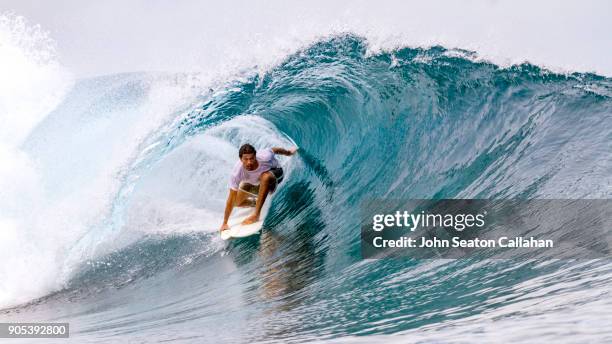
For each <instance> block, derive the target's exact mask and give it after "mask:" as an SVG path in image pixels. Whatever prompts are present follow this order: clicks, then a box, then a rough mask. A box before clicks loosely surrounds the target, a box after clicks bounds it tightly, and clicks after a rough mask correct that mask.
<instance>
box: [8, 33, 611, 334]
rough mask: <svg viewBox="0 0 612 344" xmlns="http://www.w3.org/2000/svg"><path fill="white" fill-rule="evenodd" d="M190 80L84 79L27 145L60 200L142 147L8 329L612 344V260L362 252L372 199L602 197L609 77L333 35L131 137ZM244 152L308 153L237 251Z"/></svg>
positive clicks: (152, 76)
mask: <svg viewBox="0 0 612 344" xmlns="http://www.w3.org/2000/svg"><path fill="white" fill-rule="evenodd" d="M188 78H189V76H187V75H170V74H161V73H132V74H120V75H110V76H102V77H96V78H91V79H86V80H80V81H79V82H77V83H76V85H75V86H74V87H73V89H72V90H71V91H70V92H69V93H68V95H67V96H66V97H65V99H64V100H63V102H62V103H61V104H60V105H59V106H58V107H57V108H56V109H55V110H54V111H53V112H52V113H51V114H49V116H47V117H46V118H45V120H44V121H43V122H41V123H40V124H39V125H38V126H37V127H36V128H35V130H33V131H32V133H31V134H30V136H29V137H28V138H27V140H26V141H25V142H24V143H23V149H24V151H26V152H28V153H29V154H30V155H31V156H35V157H37V164H39V166H41V169H42V170H44V171H47V173H46V175H45V179H44V181H43V184H44V187H45V190H47V193H48V194H49V195H50V196H49V197H50V198H51V199H52V198H53V197H59V196H53V195H64V194H67V193H71V192H72V191H73V190H74V189H76V188H81V187H84V186H86V185H90V184H95V183H96V181H97V179H96V178H97V176H99V175H100V171H105V169H106V168H107V167H108V166H109V162H110V161H113V159H115V158H116V155H115V152H116V151H117V149H119V148H120V147H119V148H118V147H117V144H116V142H121V143H122V144H126V143H129V142H132V140H133V141H135V142H136V143H135V144H134V147H136V148H135V149H134V150H133V151H130V154H127V158H126V159H125V161H128V163H121V164H119V165H117V166H118V167H117V168H116V169H113V170H112V171H110V172H108V174H111V175H112V176H113V181H114V183H113V184H112V185H111V186H110V187H109V188H108V189H109V190H111V192H110V193H109V194H104V195H105V197H109V201H108V204H107V206H106V207H105V208H104V209H103V210H104V211H102V212H101V213H100V214H99V215H98V216H96V217H93V218H94V220H91V221H88V222H87V223H86V225H85V228H86V230H85V231H83V232H82V233H81V234H79V237H78V240H75V241H74V242H69V243H67V244H66V245H64V246H62V248H63V249H65V252H66V253H65V260H63V261H62V262H60V265H61V271H62V273H63V275H62V276H61V279H62V283H61V285H60V287H59V288H51V289H50V290H49V293H48V294H47V295H46V296H43V297H41V298H37V299H35V300H33V301H30V302H27V303H25V304H20V305H16V306H11V307H9V308H5V309H4V310H2V311H0V319H3V320H2V321H18V320H25V319H27V320H28V321H37V320H39V321H43V320H44V321H67V322H70V326H71V339H72V340H73V341H75V342H79V343H87V342H104V343H106V342H126V341H130V342H159V341H182V342H266V343H269V342H310V341H323V342H325V341H330V342H335V341H339V342H353V341H363V342H368V343H369V342H379V341H380V342H388V341H392V342H402V343H403V342H427V343H429V342H435V343H439V342H494V341H504V342H529V343H532V342H553V341H554V342H607V341H611V340H612V330H610V324H611V323H612V298H611V297H610V285H611V283H612V262H611V261H610V259H598V260H588V261H568V260H551V261H507V260H494V259H492V260H470V259H460V260H442V259H440V260H422V261H421V260H410V259H405V260H363V259H361V253H360V242H359V233H360V231H359V228H360V218H359V205H360V204H361V202H362V201H364V200H366V199H370V198H374V197H379V198H405V199H408V198H497V199H505V198H530V199H531V198H561V199H567V198H569V199H573V198H576V199H577V198H610V197H611V196H612V155H611V154H610V152H611V151H612V144H611V142H612V99H611V96H612V88H611V87H612V80H610V79H609V78H607V77H602V76H598V75H594V74H581V73H573V74H557V73H553V72H551V71H548V70H546V69H544V68H541V67H538V66H535V65H531V64H528V63H524V64H521V65H514V66H510V67H504V68H502V67H500V66H497V65H495V64H492V63H490V62H487V61H481V60H478V59H477V58H476V57H475V55H474V53H472V52H469V51H462V50H456V49H446V48H444V47H440V46H437V47H431V48H411V47H405V48H401V49H398V50H395V51H393V52H384V53H376V54H369V53H368V50H367V42H366V41H365V40H363V39H362V38H360V37H356V36H351V35H347V36H337V37H332V38H329V39H325V40H322V41H319V42H315V43H313V44H312V45H310V46H308V47H306V48H305V49H303V50H301V51H299V52H297V53H295V54H292V55H290V56H287V57H286V59H285V60H284V61H283V62H282V63H280V64H279V65H277V66H275V67H273V68H272V69H270V70H267V71H266V72H264V73H249V72H245V73H244V74H243V75H241V76H240V77H236V78H235V79H232V80H224V81H223V82H220V83H218V84H216V85H214V86H211V88H210V89H208V90H206V89H203V90H197V91H198V92H197V96H195V97H191V98H186V100H185V101H184V102H182V103H178V105H176V104H173V105H172V106H168V107H167V108H164V111H165V112H166V114H167V115H168V116H167V117H165V118H169V120H165V121H160V124H159V125H158V126H155V127H154V128H155V130H143V131H142V132H143V133H144V134H143V135H141V136H139V137H133V136H132V135H133V129H134V128H135V127H137V128H140V126H142V124H141V121H142V118H143V117H144V118H145V121H144V122H147V116H149V115H150V113H149V112H147V111H149V110H150V111H152V109H150V106H149V105H148V104H149V103H148V102H149V101H150V98H151V95H152V94H153V95H154V96H155V97H163V96H164V92H158V91H157V89H156V85H157V84H159V83H162V84H175V83H182V82H184V81H185V80H186V79H188ZM134 123H136V124H134ZM246 141H249V142H251V143H253V144H254V145H256V146H257V147H269V146H274V145H281V146H291V145H297V146H298V147H300V151H299V154H298V155H297V156H296V157H293V158H286V159H284V160H283V163H284V165H285V167H286V170H287V178H285V181H284V183H283V184H284V185H283V187H282V188H280V189H279V190H278V193H277V194H276V195H275V197H274V198H273V199H272V204H271V209H270V213H269V215H268V216H267V218H266V220H265V229H264V231H263V232H262V234H261V235H260V236H256V237H252V238H249V239H245V240H239V241H235V242H232V243H230V244H229V245H228V244H226V243H224V242H222V241H220V239H219V238H218V234H217V232H216V231H217V229H218V226H219V225H220V221H221V219H222V211H223V204H224V198H225V197H226V192H227V186H226V183H227V175H228V173H229V170H230V167H231V166H232V164H233V163H234V161H235V159H236V156H235V155H236V148H237V147H238V146H239V145H240V144H241V143H243V142H246ZM75 165H79V169H78V171H79V172H78V174H75V173H74V166H75ZM67 176H70V177H67ZM75 198H76V199H77V200H78V199H79V195H78V194H76V196H75ZM52 230H54V231H60V230H61V228H52ZM59 278H60V277H58V279H59ZM32 341H35V340H32Z"/></svg>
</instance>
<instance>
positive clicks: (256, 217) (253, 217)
mask: <svg viewBox="0 0 612 344" xmlns="http://www.w3.org/2000/svg"><path fill="white" fill-rule="evenodd" d="M257 221H259V215H257V214H255V213H253V214H251V215H250V216H249V217H247V218H246V219H244V221H242V224H243V225H250V224H251V223H255V222H257Z"/></svg>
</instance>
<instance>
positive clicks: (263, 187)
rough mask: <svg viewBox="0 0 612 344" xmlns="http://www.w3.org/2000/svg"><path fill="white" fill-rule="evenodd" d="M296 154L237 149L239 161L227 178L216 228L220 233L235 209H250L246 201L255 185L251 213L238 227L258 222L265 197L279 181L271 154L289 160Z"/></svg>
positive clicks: (279, 170)
mask: <svg viewBox="0 0 612 344" xmlns="http://www.w3.org/2000/svg"><path fill="white" fill-rule="evenodd" d="M296 150H297V148H291V149H284V148H279V147H273V148H268V149H265V150H263V151H260V152H259V154H257V152H256V151H255V147H253V146H251V145H250V144H248V143H245V144H243V145H242V146H241V147H240V149H239V150H238V157H239V158H240V161H238V162H237V163H236V166H234V169H233V171H232V175H231V176H230V181H229V189H230V190H229V195H228V196H227V202H226V204H225V214H224V216H223V224H222V225H221V228H220V231H221V232H222V231H224V230H226V229H229V226H228V224H227V221H228V219H229V217H230V214H231V213H232V209H234V207H235V206H238V207H244V206H252V201H250V200H249V192H250V191H255V190H256V189H257V185H259V190H258V191H257V200H256V201H255V211H254V212H253V214H251V215H250V216H249V217H247V218H246V219H245V220H244V221H242V224H243V225H248V224H251V223H254V222H257V221H259V216H260V213H261V207H262V206H263V204H264V202H265V201H266V197H267V196H268V193H272V192H274V191H275V190H276V186H277V185H278V183H279V182H280V181H281V180H282V177H283V169H282V167H281V166H280V164H279V162H278V160H276V157H275V154H280V155H287V156H290V155H293V154H295V151H296ZM241 183H242V186H241Z"/></svg>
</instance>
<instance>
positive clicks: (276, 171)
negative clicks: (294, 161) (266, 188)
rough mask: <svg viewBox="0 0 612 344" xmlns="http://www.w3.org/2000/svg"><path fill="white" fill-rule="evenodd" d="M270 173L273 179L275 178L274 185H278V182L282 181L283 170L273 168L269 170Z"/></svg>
mask: <svg viewBox="0 0 612 344" xmlns="http://www.w3.org/2000/svg"><path fill="white" fill-rule="evenodd" d="M270 172H272V174H273V175H274V177H276V184H280V182H282V181H283V177H284V174H283V168H282V167H275V168H273V169H271V170H270Z"/></svg>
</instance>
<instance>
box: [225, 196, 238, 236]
mask: <svg viewBox="0 0 612 344" xmlns="http://www.w3.org/2000/svg"><path fill="white" fill-rule="evenodd" d="M237 194H238V191H236V190H234V189H230V191H229V195H227V202H226V203H225V213H224V215H223V224H222V225H221V230H222V231H223V230H225V229H228V228H229V227H228V225H227V220H229V217H230V214H231V213H232V209H234V201H235V200H236V195H237Z"/></svg>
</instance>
